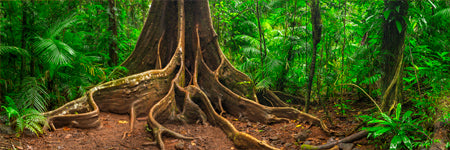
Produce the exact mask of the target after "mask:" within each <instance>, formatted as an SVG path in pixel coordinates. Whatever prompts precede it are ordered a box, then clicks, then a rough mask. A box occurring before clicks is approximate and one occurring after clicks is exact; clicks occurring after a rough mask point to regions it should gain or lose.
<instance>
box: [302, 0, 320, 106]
mask: <svg viewBox="0 0 450 150" xmlns="http://www.w3.org/2000/svg"><path fill="white" fill-rule="evenodd" d="M319 3H320V1H319V0H312V2H311V23H312V25H313V53H312V60H311V66H310V70H309V76H308V87H307V88H308V89H307V93H306V101H305V109H304V111H305V112H306V113H308V107H309V101H310V99H311V89H312V83H313V79H314V73H315V69H316V55H317V45H318V44H319V42H320V39H321V35H322V18H321V17H320V4H319Z"/></svg>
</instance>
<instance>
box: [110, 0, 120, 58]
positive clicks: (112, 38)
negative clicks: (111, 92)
mask: <svg viewBox="0 0 450 150" xmlns="http://www.w3.org/2000/svg"><path fill="white" fill-rule="evenodd" d="M108 5H109V13H110V14H109V29H108V30H109V31H111V36H110V42H111V43H110V45H109V58H110V60H109V65H110V66H115V65H117V59H118V58H117V52H118V50H119V48H118V46H117V19H116V10H115V9H116V2H115V0H108Z"/></svg>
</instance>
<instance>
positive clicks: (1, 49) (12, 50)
mask: <svg viewBox="0 0 450 150" xmlns="http://www.w3.org/2000/svg"><path fill="white" fill-rule="evenodd" d="M6 54H15V55H20V56H25V57H29V56H30V54H29V53H28V51H27V50H25V49H22V48H19V47H16V46H0V56H2V55H6Z"/></svg>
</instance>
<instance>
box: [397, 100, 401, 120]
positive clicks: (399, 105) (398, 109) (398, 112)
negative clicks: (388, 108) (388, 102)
mask: <svg viewBox="0 0 450 150" xmlns="http://www.w3.org/2000/svg"><path fill="white" fill-rule="evenodd" d="M401 112H402V105H401V104H400V103H398V105H397V110H395V119H396V120H400V113H401Z"/></svg>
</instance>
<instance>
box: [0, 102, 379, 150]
mask: <svg viewBox="0 0 450 150" xmlns="http://www.w3.org/2000/svg"><path fill="white" fill-rule="evenodd" d="M330 105H331V104H330ZM333 105H334V104H333ZM348 107H349V108H350V109H348V110H346V115H342V114H341V113H340V114H338V113H337V112H336V111H334V110H337V108H336V107H334V106H326V110H324V109H323V107H318V106H317V107H316V108H317V109H315V108H313V109H312V110H311V111H310V112H312V114H313V115H316V116H319V117H320V118H325V117H324V116H325V111H328V113H329V115H330V118H331V120H333V125H331V124H330V123H329V122H328V121H327V122H328V123H327V124H328V125H329V126H330V127H331V128H332V129H334V130H339V131H344V132H345V131H347V130H351V129H353V128H354V127H356V126H358V125H359V124H360V122H359V121H357V119H356V118H355V116H356V115H359V114H360V113H361V112H362V110H364V109H367V108H370V107H371V105H370V104H369V103H367V104H364V103H359V102H355V103H353V104H348ZM366 113H369V112H366ZM224 117H225V118H227V119H228V120H230V121H231V123H232V124H234V126H235V127H236V129H238V130H240V131H243V132H246V133H248V134H250V135H253V136H254V137H256V138H257V139H260V140H262V141H265V142H267V143H270V144H271V145H272V146H275V147H278V148H281V149H285V150H289V149H300V145H301V144H305V143H307V144H312V145H321V144H325V143H327V142H328V141H331V140H338V139H340V138H343V137H335V136H329V135H327V134H326V133H325V132H323V131H322V130H321V128H320V127H318V126H317V125H311V124H310V123H309V122H303V121H295V120H292V121H290V122H288V123H277V124H271V125H267V124H260V123H255V122H249V121H245V120H240V119H239V118H235V117H233V116H231V115H227V114H225V115H224ZM100 119H101V122H102V126H101V127H100V128H98V129H77V128H69V127H63V128H60V129H57V130H56V131H51V132H48V133H46V134H44V135H42V136H40V137H36V136H33V134H24V135H23V136H22V137H19V138H17V137H15V136H14V135H6V134H0V149H20V150H21V149H31V150H40V149H86V150H87V149H111V150H116V149H158V147H157V146H154V145H148V143H149V142H150V141H152V139H151V137H152V135H151V133H149V132H147V131H146V120H145V119H144V118H138V121H137V122H136V124H135V128H134V131H133V133H132V134H131V135H129V136H128V137H126V138H124V139H122V135H123V133H124V132H126V131H128V130H129V116H128V115H118V114H111V113H104V112H102V113H100ZM164 126H166V127H168V128H169V129H172V130H174V131H176V132H179V133H181V134H183V135H187V136H192V137H196V139H195V140H192V141H187V140H178V139H174V138H171V137H167V136H164V137H163V140H164V142H165V144H166V145H165V146H166V149H169V150H173V149H194V150H210V149H211V150H212V149H214V150H225V149H237V148H235V147H234V145H233V143H232V142H231V141H230V140H229V139H228V138H227V137H226V135H225V134H224V133H223V132H222V130H220V129H219V128H218V127H213V126H211V125H203V124H188V125H175V124H164ZM343 148H347V149H350V150H352V149H353V150H357V149H361V150H363V149H375V147H374V145H373V144H370V143H368V141H367V139H365V138H363V139H361V140H358V141H355V142H353V143H352V144H346V145H340V149H343ZM332 149H336V150H337V149H339V146H335V147H333V148H332Z"/></svg>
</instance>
